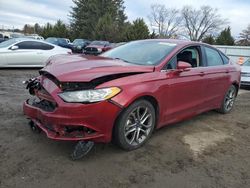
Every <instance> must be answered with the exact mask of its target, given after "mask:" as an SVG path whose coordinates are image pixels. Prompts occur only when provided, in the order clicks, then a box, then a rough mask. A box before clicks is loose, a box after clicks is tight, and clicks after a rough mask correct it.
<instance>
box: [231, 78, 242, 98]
mask: <svg viewBox="0 0 250 188" xmlns="http://www.w3.org/2000/svg"><path fill="white" fill-rule="evenodd" d="M232 85H233V86H234V87H235V88H236V96H237V95H238V91H239V88H240V85H239V83H237V82H236V81H235V82H233V83H232Z"/></svg>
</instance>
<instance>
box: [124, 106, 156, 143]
mask: <svg viewBox="0 0 250 188" xmlns="http://www.w3.org/2000/svg"><path fill="white" fill-rule="evenodd" d="M125 123H126V124H125V126H124V135H125V140H126V142H127V143H128V144H130V145H133V146H137V145H139V144H141V143H142V142H143V141H145V140H146V138H147V137H148V136H149V134H150V132H151V129H152V128H153V117H152V112H151V111H150V110H149V108H148V107H144V106H137V107H136V108H135V109H134V110H132V112H131V113H130V114H129V115H128V118H127V120H126V122H125Z"/></svg>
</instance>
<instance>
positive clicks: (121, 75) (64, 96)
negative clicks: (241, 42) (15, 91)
mask: <svg viewBox="0 0 250 188" xmlns="http://www.w3.org/2000/svg"><path fill="white" fill-rule="evenodd" d="M239 84H240V68H239V66H238V65H236V64H233V63H232V62H230V60H229V59H228V57H226V56H225V55H224V54H223V53H222V52H220V51H218V50H217V49H215V48H213V47H211V46H209V45H207V44H203V43H196V42H189V41H181V40H142V41H134V42H130V43H127V44H125V45H123V46H120V47H117V48H115V49H112V50H110V51H108V52H105V53H104V54H102V55H101V56H84V55H63V56H57V57H55V58H53V59H51V60H50V62H48V64H47V66H46V67H45V68H43V69H42V70H40V76H38V77H37V78H35V79H32V80H30V81H29V82H28V85H27V88H28V89H29V90H30V93H31V94H33V95H35V97H34V98H33V99H28V100H27V101H26V102H25V103H24V105H23V109H24V113H25V114H26V115H27V116H28V117H29V118H30V119H31V125H32V126H31V127H32V128H33V129H36V130H37V129H39V130H42V131H44V132H45V133H46V134H47V136H48V137H49V138H51V139H55V140H71V141H79V143H81V144H80V146H79V145H78V148H79V147H80V148H84V147H85V146H86V145H88V144H89V143H92V142H103V143H107V142H110V141H111V140H112V139H113V140H114V142H115V143H116V144H117V145H118V146H120V147H121V148H123V149H126V150H133V149H137V148H139V147H140V146H142V145H143V144H144V143H145V142H146V141H147V140H148V139H149V138H150V136H151V134H152V132H153V130H154V129H158V128H160V127H163V126H166V125H168V124H172V123H175V122H178V121H181V120H184V119H187V118H190V117H192V116H195V115H197V114H200V113H202V112H205V111H209V110H213V109H217V110H218V111H219V112H221V113H228V112H230V111H231V110H232V108H233V104H234V101H235V98H236V96H237V92H238V89H239ZM83 145H85V146H84V147H83ZM90 145H91V144H89V145H88V147H87V150H88V149H89V148H90ZM85 149H86V148H85ZM74 154H75V155H77V154H76V152H75V153H74Z"/></svg>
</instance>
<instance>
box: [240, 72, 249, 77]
mask: <svg viewBox="0 0 250 188" xmlns="http://www.w3.org/2000/svg"><path fill="white" fill-rule="evenodd" d="M241 76H242V77H250V73H249V72H242V73H241Z"/></svg>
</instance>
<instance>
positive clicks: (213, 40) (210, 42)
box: [202, 35, 215, 45]
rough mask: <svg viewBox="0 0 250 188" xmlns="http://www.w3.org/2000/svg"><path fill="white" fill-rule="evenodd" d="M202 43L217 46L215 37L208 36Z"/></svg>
mask: <svg viewBox="0 0 250 188" xmlns="http://www.w3.org/2000/svg"><path fill="white" fill-rule="evenodd" d="M202 42H204V43H207V44H211V45H213V44H215V38H214V37H213V35H208V36H206V37H205V38H204V39H203V40H202Z"/></svg>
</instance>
